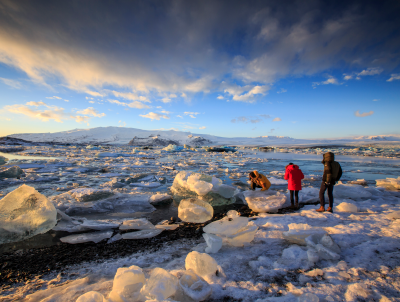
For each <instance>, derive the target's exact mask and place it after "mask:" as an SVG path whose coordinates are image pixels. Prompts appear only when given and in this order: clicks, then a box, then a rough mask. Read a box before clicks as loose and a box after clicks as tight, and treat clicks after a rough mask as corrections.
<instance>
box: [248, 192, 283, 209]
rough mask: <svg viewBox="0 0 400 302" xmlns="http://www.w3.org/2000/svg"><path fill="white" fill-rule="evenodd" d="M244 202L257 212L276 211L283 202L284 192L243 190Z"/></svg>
mask: <svg viewBox="0 0 400 302" xmlns="http://www.w3.org/2000/svg"><path fill="white" fill-rule="evenodd" d="M243 195H244V198H245V203H246V204H247V205H248V206H249V208H250V209H252V210H253V211H254V212H257V213H266V212H272V213H274V212H277V211H278V210H279V209H281V208H282V207H283V205H284V204H285V202H286V200H287V197H286V195H285V194H282V193H280V192H276V191H273V190H267V191H252V190H248V191H245V192H243Z"/></svg>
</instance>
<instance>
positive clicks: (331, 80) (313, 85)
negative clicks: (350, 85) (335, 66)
mask: <svg viewBox="0 0 400 302" xmlns="http://www.w3.org/2000/svg"><path fill="white" fill-rule="evenodd" d="M329 84H334V85H339V82H338V80H337V79H336V78H335V77H333V76H331V75H328V79H327V80H326V81H322V82H313V83H312V87H313V88H316V87H317V86H318V85H329Z"/></svg>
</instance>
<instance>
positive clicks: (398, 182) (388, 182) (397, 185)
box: [376, 176, 400, 191]
mask: <svg viewBox="0 0 400 302" xmlns="http://www.w3.org/2000/svg"><path fill="white" fill-rule="evenodd" d="M376 185H377V186H378V187H384V188H386V189H388V190H393V191H394V190H400V176H399V177H397V178H386V179H377V180H376Z"/></svg>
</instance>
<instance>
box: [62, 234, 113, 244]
mask: <svg viewBox="0 0 400 302" xmlns="http://www.w3.org/2000/svg"><path fill="white" fill-rule="evenodd" d="M112 234H113V231H99V232H91V233H82V234H76V235H69V236H66V237H61V238H60V241H61V242H65V243H70V244H77V243H84V242H89V241H92V242H94V243H98V242H100V241H102V240H104V239H108V238H110V237H111V236H112Z"/></svg>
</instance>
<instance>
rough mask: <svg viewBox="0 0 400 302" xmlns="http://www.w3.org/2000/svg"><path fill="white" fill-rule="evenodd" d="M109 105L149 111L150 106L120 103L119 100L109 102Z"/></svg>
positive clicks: (137, 103) (136, 103) (135, 102)
mask: <svg viewBox="0 0 400 302" xmlns="http://www.w3.org/2000/svg"><path fill="white" fill-rule="evenodd" d="M108 102H109V103H111V104H117V105H120V106H128V107H130V108H136V109H148V108H150V106H148V105H145V104H143V103H141V102H139V101H133V102H131V103H125V102H120V101H118V100H108Z"/></svg>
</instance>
